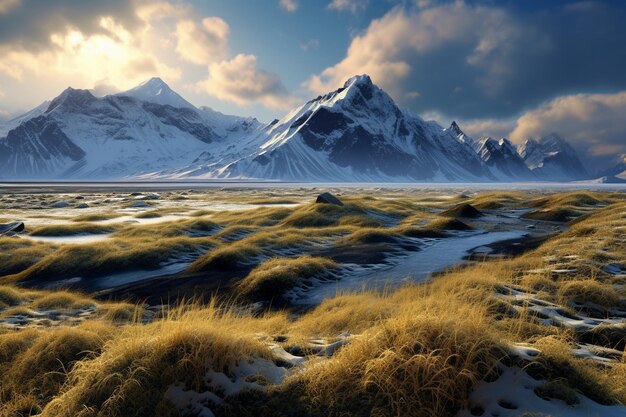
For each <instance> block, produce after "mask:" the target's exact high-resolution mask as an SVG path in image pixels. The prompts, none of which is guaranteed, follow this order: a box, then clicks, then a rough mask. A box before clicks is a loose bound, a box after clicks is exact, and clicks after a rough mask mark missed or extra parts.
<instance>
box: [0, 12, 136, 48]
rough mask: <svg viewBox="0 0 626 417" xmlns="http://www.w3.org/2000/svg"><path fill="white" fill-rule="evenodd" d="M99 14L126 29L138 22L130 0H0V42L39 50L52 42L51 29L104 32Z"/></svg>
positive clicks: (52, 30) (86, 33)
mask: <svg viewBox="0 0 626 417" xmlns="http://www.w3.org/2000/svg"><path fill="white" fill-rule="evenodd" d="M102 17H109V18H111V19H113V20H114V21H116V22H118V23H119V24H120V25H122V26H124V27H125V28H127V29H133V28H135V27H137V26H139V25H141V20H140V19H139V18H138V17H137V15H136V13H135V2H133V1H127V0H110V1H102V0H95V1H74V0H47V1H40V0H0V43H2V44H4V45H7V44H10V45H11V46H12V48H13V49H24V50H29V51H31V52H33V51H41V50H43V49H47V48H49V47H50V46H52V42H51V39H50V34H51V33H59V32H63V31H66V30H68V29H69V28H71V29H72V30H75V31H78V32H81V33H83V34H84V35H86V36H90V35H94V34H102V33H106V29H105V28H103V27H102V26H101V25H100V24H99V23H100V19H101V18H102Z"/></svg>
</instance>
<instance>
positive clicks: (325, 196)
mask: <svg viewBox="0 0 626 417" xmlns="http://www.w3.org/2000/svg"><path fill="white" fill-rule="evenodd" d="M315 203H316V204H334V205H336V206H343V203H342V202H341V200H339V199H338V198H337V197H335V196H334V195H332V194H331V193H322V194H320V195H318V196H317V199H316V200H315Z"/></svg>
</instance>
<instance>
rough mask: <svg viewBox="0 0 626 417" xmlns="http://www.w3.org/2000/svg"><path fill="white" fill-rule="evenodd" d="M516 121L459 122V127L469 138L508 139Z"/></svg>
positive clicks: (482, 120)
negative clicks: (489, 137)
mask: <svg viewBox="0 0 626 417" xmlns="http://www.w3.org/2000/svg"><path fill="white" fill-rule="evenodd" d="M515 122H516V120H515V119H504V120H499V119H473V120H459V121H458V123H459V126H460V127H461V129H462V130H463V131H464V132H465V133H466V134H468V135H469V136H471V137H473V138H475V139H478V138H480V137H482V136H491V137H494V138H502V137H506V138H508V137H509V136H510V133H511V131H512V130H513V128H515Z"/></svg>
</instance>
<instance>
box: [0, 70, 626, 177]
mask: <svg viewBox="0 0 626 417" xmlns="http://www.w3.org/2000/svg"><path fill="white" fill-rule="evenodd" d="M518 151H519V154H518V152H516V149H515V148H514V147H513V146H512V145H511V144H510V143H509V142H508V141H507V140H506V139H501V140H499V141H496V140H494V139H490V138H487V139H484V140H480V141H477V140H474V139H473V138H471V137H470V136H468V135H466V134H465V133H464V132H463V131H462V130H461V128H460V127H459V126H458V124H457V123H456V122H453V123H452V124H451V125H450V126H449V127H448V128H446V129H443V128H442V127H441V126H440V125H439V124H438V123H436V122H434V121H425V120H423V119H421V118H419V117H417V116H414V115H412V114H411V113H410V112H408V111H403V110H400V109H399V108H398V107H397V106H396V104H395V103H394V102H393V100H392V99H391V97H389V96H388V95H387V94H386V93H385V92H384V91H383V90H381V89H380V88H378V87H377V86H375V85H374V84H373V83H372V81H371V79H370V78H369V76H367V75H360V76H355V77H352V78H350V79H349V80H348V81H347V82H346V83H345V84H344V86H343V87H342V88H340V89H338V90H336V91H333V92H330V93H328V94H326V95H323V96H319V97H317V98H315V99H313V100H310V101H309V102H307V103H305V104H304V105H302V106H300V107H298V108H296V109H294V110H292V111H291V112H290V113H288V114H287V115H286V116H285V117H283V118H282V119H281V120H274V121H273V122H271V123H268V124H261V123H259V121H257V120H256V119H255V118H245V117H239V116H229V115H225V114H222V113H220V112H217V111H215V110H213V109H211V108H208V107H201V108H196V107H194V106H193V105H192V104H191V103H189V102H188V101H186V100H185V99H184V98H182V97H181V96H180V95H179V94H177V93H176V92H174V91H173V90H172V89H171V88H170V87H169V86H168V85H167V84H166V83H165V82H163V81H162V80H161V79H159V78H152V79H150V80H148V81H146V82H144V83H142V84H140V85H139V86H137V87H135V88H133V89H131V90H128V91H125V92H122V93H118V94H115V95H109V96H105V97H102V98H97V97H95V96H93V95H92V94H91V93H90V92H89V91H87V90H75V89H72V88H68V89H66V90H65V91H64V92H62V93H61V94H60V95H59V96H58V97H56V98H55V99H54V100H52V101H50V102H45V103H43V104H42V105H40V106H38V107H37V108H35V109H33V110H32V111H30V112H28V113H26V114H24V115H22V116H20V117H18V118H15V119H13V120H11V121H9V122H6V123H4V124H0V178H5V179H17V180H36V179H76V178H78V179H124V178H136V179H194V178H197V179H204V178H256V179H271V180H295V181H329V182H333V181H337V182H339V181H341V182H350V181H376V182H383V181H388V182H395V181H441V182H444V181H518V180H529V179H541V180H573V179H580V178H587V176H586V172H585V170H584V168H583V167H582V164H581V163H580V160H579V159H578V156H577V155H576V152H575V151H574V150H573V149H572V148H571V146H569V145H568V144H567V142H566V141H565V140H563V139H562V138H560V137H558V136H556V135H550V136H548V137H545V138H541V139H539V140H532V139H531V140H529V141H527V142H526V143H525V144H524V145H522V146H520V147H519V148H518ZM621 162H622V163H623V162H624V161H623V160H622V161H621ZM618 165H619V164H618ZM619 166H621V165H619ZM618 168H619V167H618ZM616 169H617V168H616ZM611 175H613V174H611ZM616 175H619V173H617V174H616Z"/></svg>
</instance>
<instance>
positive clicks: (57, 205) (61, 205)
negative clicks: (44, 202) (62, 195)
mask: <svg viewBox="0 0 626 417" xmlns="http://www.w3.org/2000/svg"><path fill="white" fill-rule="evenodd" d="M69 205H70V203H68V202H67V201H57V202H56V203H52V204H50V207H52V208H65V207H68V206H69Z"/></svg>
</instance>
